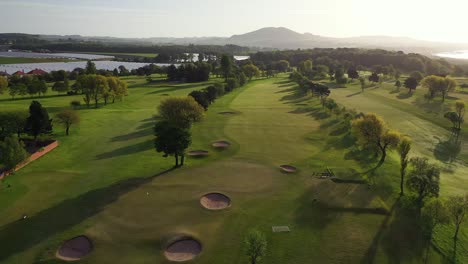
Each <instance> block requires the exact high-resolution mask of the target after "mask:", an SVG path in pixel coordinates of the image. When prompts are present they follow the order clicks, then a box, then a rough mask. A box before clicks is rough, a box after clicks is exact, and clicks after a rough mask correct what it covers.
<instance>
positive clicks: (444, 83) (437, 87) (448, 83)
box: [421, 75, 457, 101]
mask: <svg viewBox="0 0 468 264" xmlns="http://www.w3.org/2000/svg"><path fill="white" fill-rule="evenodd" d="M421 85H422V86H423V87H425V88H427V89H428V90H429V94H428V96H429V98H430V99H432V98H434V97H435V96H436V95H437V94H440V95H441V96H442V101H445V97H447V95H448V93H449V92H450V91H453V90H454V89H455V87H457V82H456V81H455V80H454V79H452V78H449V77H440V76H436V75H431V76H428V77H426V78H424V79H423V80H422V81H421Z"/></svg>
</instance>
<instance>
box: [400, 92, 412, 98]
mask: <svg viewBox="0 0 468 264" xmlns="http://www.w3.org/2000/svg"><path fill="white" fill-rule="evenodd" d="M412 96H413V93H400V94H398V95H397V96H396V97H397V98H398V99H408V98H410V97H412Z"/></svg>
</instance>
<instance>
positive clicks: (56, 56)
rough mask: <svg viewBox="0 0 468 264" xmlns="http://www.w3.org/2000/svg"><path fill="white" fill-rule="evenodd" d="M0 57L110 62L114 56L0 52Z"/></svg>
mask: <svg viewBox="0 0 468 264" xmlns="http://www.w3.org/2000/svg"><path fill="white" fill-rule="evenodd" d="M0 57H12V58H14V57H17V58H45V59H63V58H65V59H82V60H112V59H114V56H107V55H97V54H82V53H38V52H25V51H5V52H0Z"/></svg>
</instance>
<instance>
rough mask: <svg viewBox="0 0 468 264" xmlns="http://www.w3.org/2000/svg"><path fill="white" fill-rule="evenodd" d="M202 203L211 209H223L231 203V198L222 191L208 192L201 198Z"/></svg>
mask: <svg viewBox="0 0 468 264" xmlns="http://www.w3.org/2000/svg"><path fill="white" fill-rule="evenodd" d="M200 204H201V205H202V206H203V207H205V208H206V209H209V210H222V209H226V208H228V207H229V206H230V205H231V199H230V198H229V197H227V196H226V195H224V194H222V193H208V194H205V195H203V196H202V197H201V198H200Z"/></svg>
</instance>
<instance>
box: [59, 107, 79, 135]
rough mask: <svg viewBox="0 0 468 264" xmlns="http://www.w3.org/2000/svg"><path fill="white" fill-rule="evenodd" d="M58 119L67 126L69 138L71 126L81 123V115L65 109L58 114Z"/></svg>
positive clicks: (66, 130)
mask: <svg viewBox="0 0 468 264" xmlns="http://www.w3.org/2000/svg"><path fill="white" fill-rule="evenodd" d="M57 119H58V121H59V122H60V123H62V124H63V125H64V126H65V134H66V135H67V136H68V135H69V131H70V127H71V125H73V124H77V123H79V122H80V115H79V114H78V112H77V111H75V110H71V109H65V110H62V111H60V112H59V113H58V114H57Z"/></svg>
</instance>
